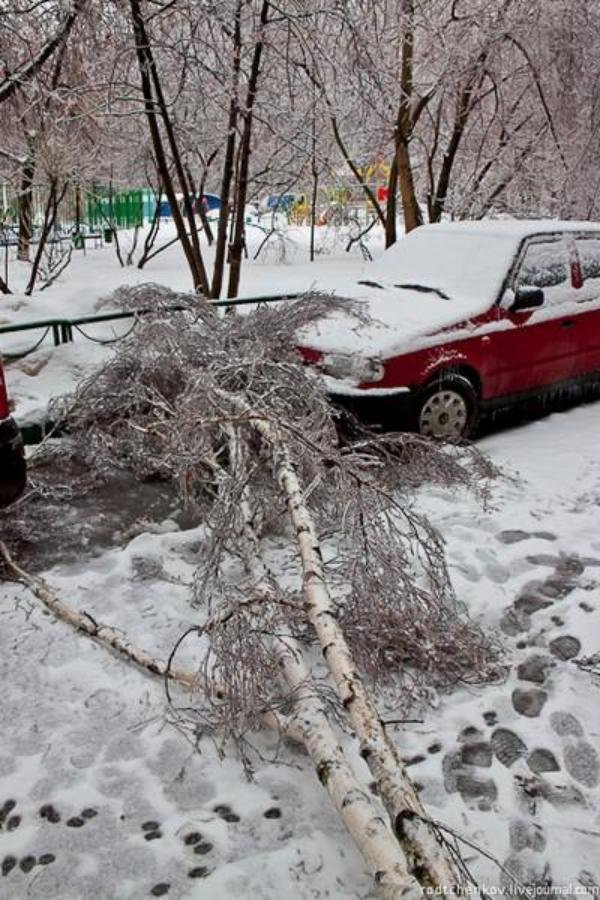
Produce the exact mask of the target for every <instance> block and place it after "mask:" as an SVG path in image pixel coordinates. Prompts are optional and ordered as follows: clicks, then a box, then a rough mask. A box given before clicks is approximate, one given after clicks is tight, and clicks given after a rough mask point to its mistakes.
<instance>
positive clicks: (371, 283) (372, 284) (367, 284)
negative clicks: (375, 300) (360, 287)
mask: <svg viewBox="0 0 600 900" xmlns="http://www.w3.org/2000/svg"><path fill="white" fill-rule="evenodd" d="M357 283H358V284H364V286H365V287H376V288H379V289H380V290H383V285H382V284H379V283H378V282H377V281H359V282H357Z"/></svg>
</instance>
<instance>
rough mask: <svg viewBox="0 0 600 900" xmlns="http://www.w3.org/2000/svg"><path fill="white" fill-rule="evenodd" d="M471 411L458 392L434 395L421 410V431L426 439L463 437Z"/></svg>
mask: <svg viewBox="0 0 600 900" xmlns="http://www.w3.org/2000/svg"><path fill="white" fill-rule="evenodd" d="M468 418H469V410H468V408H467V403H466V400H465V398H464V397H463V396H462V395H461V394H458V393H457V392H456V391H448V390H440V391H436V393H435V394H432V395H431V397H429V398H428V399H427V400H426V401H425V403H424V404H423V407H422V409H421V414H420V416H419V431H420V433H421V434H423V435H425V437H433V438H448V437H454V438H456V437H461V435H462V434H464V432H465V429H466V427H467V421H468Z"/></svg>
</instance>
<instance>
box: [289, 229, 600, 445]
mask: <svg viewBox="0 0 600 900" xmlns="http://www.w3.org/2000/svg"><path fill="white" fill-rule="evenodd" d="M339 293H340V294H342V295H343V296H345V297H348V298H349V299H353V300H354V301H355V306H354V311H352V310H350V309H349V312H348V313H346V312H345V311H344V310H342V311H339V310H336V311H335V312H334V313H332V314H331V316H328V317H327V318H325V319H322V320H320V321H319V322H318V323H317V324H316V325H312V326H310V328H307V329H305V330H304V331H303V332H302V334H301V337H300V347H299V349H300V352H301V353H302V355H303V357H304V359H305V360H306V361H307V362H308V363H311V364H313V365H315V366H317V367H318V368H319V369H320V371H321V372H322V374H323V375H324V377H325V380H326V384H327V388H328V390H329V392H330V393H331V394H332V396H333V397H334V399H336V400H338V401H341V402H342V404H343V405H346V406H351V407H353V408H354V409H355V411H358V412H359V413H360V414H361V415H363V416H366V418H367V419H369V420H371V421H385V422H386V423H387V424H392V425H394V424H395V425H396V427H402V426H403V425H406V424H409V426H410V427H413V428H415V429H416V430H418V431H419V432H420V433H421V434H424V435H428V436H431V437H442V438H460V437H467V436H468V435H469V434H470V433H472V431H473V429H474V427H475V425H476V422H477V419H478V416H479V414H480V412H481V411H485V410H489V409H492V408H494V407H500V406H508V405H510V404H511V403H513V402H515V401H519V400H523V399H526V398H527V397H532V396H534V397H537V396H540V395H542V394H545V393H555V392H559V391H565V390H571V389H573V388H579V387H581V386H582V385H585V384H587V383H589V382H593V381H596V382H599V381H600V224H592V223H589V222H556V221H549V220H548V221H547V220H542V221H504V220H498V221H486V222H455V223H441V224H437V225H425V226H422V227H421V228H417V229H416V230H415V231H412V232H411V233H410V234H408V235H407V236H406V237H405V238H403V239H402V240H400V241H399V242H398V243H397V244H395V245H394V246H393V247H391V248H390V249H389V250H387V251H386V252H385V253H384V254H383V256H382V257H381V258H380V260H379V261H378V262H376V263H374V264H371V265H370V266H369V267H368V269H367V272H366V274H365V276H364V278H363V279H362V280H360V281H359V282H357V283H356V282H355V283H354V284H353V285H350V286H348V288H347V289H345V288H344V287H343V286H340V290H339ZM363 314H364V315H363Z"/></svg>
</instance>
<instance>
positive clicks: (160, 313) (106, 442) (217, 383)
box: [54, 285, 497, 897]
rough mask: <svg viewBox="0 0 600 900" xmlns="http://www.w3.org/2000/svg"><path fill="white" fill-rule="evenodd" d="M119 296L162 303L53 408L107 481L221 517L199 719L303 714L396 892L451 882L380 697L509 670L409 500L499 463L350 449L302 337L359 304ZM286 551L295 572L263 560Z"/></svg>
mask: <svg viewBox="0 0 600 900" xmlns="http://www.w3.org/2000/svg"><path fill="white" fill-rule="evenodd" d="M117 300H118V302H120V303H121V304H122V305H124V306H126V307H127V308H130V309H131V308H135V307H136V306H137V305H139V306H143V307H145V308H148V307H155V308H156V314H155V315H154V316H152V317H150V318H147V319H144V321H143V322H142V323H141V324H140V325H139V326H138V329H137V331H136V332H135V333H134V334H133V335H132V336H130V337H129V338H128V339H127V340H125V341H123V342H122V343H121V344H120V345H118V348H117V351H116V353H115V356H114V358H113V359H112V360H111V361H110V362H109V363H108V364H107V365H105V366H104V367H103V368H102V369H101V370H100V371H99V372H96V373H94V375H93V377H91V378H89V379H87V380H86V381H85V382H84V383H83V384H82V385H81V386H80V387H79V389H78V391H77V392H76V394H75V395H74V397H72V398H69V399H68V400H67V401H66V403H65V402H63V403H62V404H61V409H60V410H59V409H56V410H54V416H55V418H56V417H57V414H58V413H59V412H60V411H61V410H62V415H64V416H65V417H66V421H67V424H68V427H69V429H70V431H71V439H70V447H71V450H70V452H71V453H72V454H73V455H74V456H77V457H78V458H79V459H80V460H82V461H83V463H84V464H85V465H87V466H88V469H89V476H90V478H94V479H97V478H102V477H110V474H111V473H112V472H113V471H114V468H115V467H120V468H122V469H123V470H126V471H127V472H130V473H132V474H134V475H135V476H137V477H138V478H141V479H144V478H153V479H157V478H158V479H165V480H169V481H171V482H173V483H174V484H175V485H176V486H177V489H178V492H179V495H180V498H181V501H182V503H183V504H184V505H185V507H186V508H187V509H188V511H190V512H191V513H192V514H193V515H194V516H195V517H196V518H197V519H198V521H203V522H204V523H205V525H206V526H207V534H208V536H209V537H208V538H207V540H206V542H205V544H204V545H203V547H202V552H201V555H200V557H199V559H198V568H197V572H196V577H195V582H194V590H193V598H192V603H193V606H194V607H195V608H196V609H197V610H198V616H199V619H200V624H199V625H198V627H197V628H195V629H192V630H193V631H194V632H195V633H196V635H197V637H198V653H199V655H200V663H199V666H198V670H199V674H200V678H199V681H198V682H197V683H198V684H200V685H201V687H202V690H201V691H200V692H198V693H197V695H196V696H195V701H194V702H195V705H196V706H197V710H196V712H197V719H199V720H200V721H205V722H206V723H207V725H208V726H209V727H210V728H211V730H213V731H215V732H217V733H219V732H220V733H221V734H222V735H224V737H225V738H229V739H231V740H233V741H234V742H235V743H237V745H238V747H240V748H241V749H242V750H243V748H244V737H245V735H246V734H249V733H251V732H252V731H255V730H256V729H259V728H261V727H263V725H264V723H265V719H267V721H269V722H270V723H273V722H279V723H289V724H290V727H291V728H292V729H293V730H294V732H295V733H296V734H300V735H301V739H302V742H303V743H304V744H305V746H306V748H307V750H308V752H309V755H310V757H311V759H312V761H313V763H314V765H315V768H316V771H317V775H318V776H319V778H320V780H321V782H322V784H324V786H325V787H326V789H327V790H328V791H329V794H330V796H331V798H332V800H333V802H334V804H335V806H336V808H337V809H338V811H339V812H340V815H341V816H342V818H343V820H344V822H345V824H346V826H347V827H348V830H349V831H350V833H351V834H352V836H353V838H354V840H355V842H356V844H357V846H358V847H359V849H360V851H361V853H362V854H363V857H364V859H365V862H366V863H367V865H368V866H369V868H370V870H371V872H372V874H373V877H374V879H375V881H376V882H377V883H379V884H380V885H381V888H382V891H383V892H384V895H385V896H389V897H396V896H419V894H420V893H421V892H422V891H423V889H431V888H443V889H445V890H446V891H448V890H451V889H452V888H453V887H454V886H456V885H458V884H459V882H460V880H461V875H460V871H459V868H458V867H457V865H456V864H455V863H456V860H455V858H454V857H453V854H452V853H451V852H450V850H449V847H448V845H447V844H446V843H445V842H444V841H443V840H441V839H440V831H439V829H437V828H435V827H433V825H432V824H431V823H430V822H429V820H428V816H427V814H426V812H425V810H424V809H423V806H422V804H421V802H420V800H419V797H418V794H417V792H416V791H415V788H414V785H413V784H412V782H411V781H410V778H409V776H408V774H407V772H406V770H405V768H404V766H403V764H402V760H401V757H400V751H399V748H398V747H397V746H396V744H395V743H394V741H393V739H392V738H391V736H390V735H389V733H388V731H387V730H386V727H385V725H384V723H383V721H382V718H381V715H380V713H379V712H378V708H377V701H376V698H377V691H378V689H379V688H380V687H383V686H385V688H386V690H387V691H390V690H393V691H394V693H395V697H396V698H397V702H398V704H399V705H400V706H401V707H402V708H403V709H406V710H408V709H409V708H410V707H411V706H413V705H414V704H416V703H420V702H424V701H426V700H427V698H428V696H430V694H431V691H435V690H439V689H440V688H447V687H450V686H452V685H453V684H455V683H464V682H471V683H473V682H479V681H482V680H486V679H489V678H492V677H495V676H496V674H497V647H496V646H495V645H494V643H493V642H492V641H491V640H490V639H489V638H488V637H487V636H486V635H484V634H483V633H482V632H481V631H480V629H479V628H478V627H477V626H476V625H475V623H473V622H472V621H470V620H469V618H468V615H467V613H466V610H464V609H463V608H462V606H461V604H460V603H459V602H458V601H457V599H456V597H455V596H454V594H453V592H452V587H451V582H450V579H449V577H448V573H447V570H446V565H445V558H444V549H443V541H442V539H441V536H440V535H439V534H438V533H437V532H436V531H435V529H433V528H432V526H431V525H430V524H429V522H428V521H427V520H426V519H425V518H424V517H423V516H422V515H420V514H419V513H418V511H417V510H416V509H415V508H414V506H413V505H412V504H411V501H410V495H409V490H410V489H411V488H414V487H416V486H418V485H419V484H421V483H423V481H434V482H439V483H442V484H444V485H448V484H453V485H456V484H461V485H466V486H470V487H474V488H475V489H477V490H484V486H485V479H486V478H487V477H488V476H489V474H490V472H489V471H488V470H487V469H486V464H485V461H484V460H483V459H482V458H481V457H480V456H479V455H478V454H477V453H476V452H475V451H473V450H467V449H458V448H442V447H440V446H437V445H434V444H430V443H428V442H426V441H424V440H423V439H421V438H418V437H416V436H414V435H396V436H386V437H379V438H377V437H373V436H371V437H368V438H365V439H364V440H361V441H360V442H359V443H356V444H354V445H352V444H346V445H345V444H343V443H341V442H340V440H339V437H338V432H337V429H336V422H335V419H334V414H333V412H332V409H331V407H330V404H329V402H328V400H327V398H326V396H325V394H324V391H323V389H322V387H321V385H320V383H319V381H318V379H317V378H316V377H315V375H314V373H312V372H311V371H309V370H307V369H306V368H305V367H304V366H302V365H301V363H300V360H299V358H298V356H297V355H296V353H295V350H294V341H295V339H296V335H297V333H298V331H299V330H300V329H301V328H302V327H303V326H304V325H306V324H307V323H309V322H310V321H314V319H316V318H319V317H321V316H322V315H323V314H324V313H326V312H328V311H330V310H331V308H332V306H333V305H335V304H336V303H339V302H343V301H338V300H335V301H334V300H332V298H329V297H323V296H319V295H313V296H311V297H306V298H305V299H303V300H302V301H299V302H296V301H294V302H291V301H288V302H286V303H285V304H283V305H282V306H281V307H280V308H279V309H273V308H270V309H267V310H264V309H259V310H257V311H255V312H252V313H249V314H247V315H243V316H238V315H234V316H224V317H221V316H218V315H217V314H216V313H215V312H214V310H213V309H211V308H209V307H207V306H206V305H205V304H202V303H201V302H199V301H198V300H197V299H195V298H190V297H188V296H181V295H174V294H172V293H171V292H168V291H167V290H166V289H161V288H156V287H155V286H151V285H146V286H142V287H138V288H133V289H132V288H124V289H121V291H120V292H119V293H118V295H117ZM166 304H171V305H175V304H176V305H178V306H182V307H187V308H183V309H182V310H181V311H180V312H177V313H173V312H168V311H167V310H166V309H165V308H164V306H165V305H166ZM482 486H483V487H482ZM274 544H277V546H278V547H279V550H278V551H277V553H279V561H280V562H282V560H283V557H285V559H286V560H287V563H289V564H290V565H291V566H293V568H294V572H293V575H290V572H289V571H288V569H289V566H287V568H286V567H285V566H277V565H275V566H273V565H267V563H266V562H265V560H266V558H267V557H269V555H270V556H273V553H274V550H273V547H274ZM282 548H283V549H282ZM277 553H275V556H276V557H277ZM282 554H283V557H282ZM280 569H281V571H280ZM202 616H204V619H203V620H202ZM71 624H75V626H76V627H77V625H76V623H75V622H72V623H71ZM88 633H89V629H88ZM94 636H95V637H98V634H95V635H94ZM109 644H110V641H109ZM117 649H119V648H117ZM174 655H176V654H174ZM171 664H173V665H174V660H173V661H169V664H168V666H167V668H169V667H170V666H171ZM167 674H168V673H167ZM217 686H218V687H217ZM188 706H189V703H188ZM340 728H342V730H345V731H346V732H347V733H348V734H351V735H355V736H356V739H357V740H358V742H359V746H360V753H361V756H362V758H363V759H364V761H365V763H366V765H367V766H368V768H369V769H370V771H371V775H372V778H373V780H374V783H375V785H376V788H377V794H378V796H379V800H376V799H374V798H373V797H371V796H369V794H368V792H366V791H365V789H364V788H363V786H362V784H361V782H360V779H358V778H357V776H356V773H355V772H354V771H353V770H352V767H351V766H350V765H349V764H348V762H347V760H346V757H345V753H344V751H343V749H342V747H341V743H340V739H339V737H338V732H339V729H340ZM283 730H284V731H285V727H283ZM379 802H381V804H382V806H381V807H380V806H379ZM384 809H385V811H386V812H387V817H388V822H386V821H385V820H384V818H383V816H382V813H383V810H384Z"/></svg>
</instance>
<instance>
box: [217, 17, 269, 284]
mask: <svg viewBox="0 0 600 900" xmlns="http://www.w3.org/2000/svg"><path fill="white" fill-rule="evenodd" d="M269 6H270V0H263V4H262V7H261V10H260V28H259V30H258V37H257V40H256V43H255V45H254V54H253V56H252V66H251V68H250V77H249V79H248V90H247V93H246V104H245V107H244V128H243V131H242V141H241V145H240V168H239V177H238V180H237V189H236V195H235V208H234V213H235V228H234V230H233V240H232V243H231V255H230V259H229V285H228V288H227V296H228V297H237V295H238V290H239V287H240V275H241V271H242V253H243V252H244V247H245V241H244V233H245V226H246V220H245V216H244V211H245V208H246V197H247V196H248V173H249V169H250V154H251V152H252V122H253V109H254V101H255V99H256V91H257V88H258V79H259V76H260V63H261V58H262V52H263V48H264V30H265V25H266V23H267V15H268V12H269Z"/></svg>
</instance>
